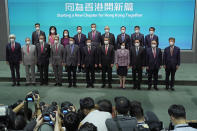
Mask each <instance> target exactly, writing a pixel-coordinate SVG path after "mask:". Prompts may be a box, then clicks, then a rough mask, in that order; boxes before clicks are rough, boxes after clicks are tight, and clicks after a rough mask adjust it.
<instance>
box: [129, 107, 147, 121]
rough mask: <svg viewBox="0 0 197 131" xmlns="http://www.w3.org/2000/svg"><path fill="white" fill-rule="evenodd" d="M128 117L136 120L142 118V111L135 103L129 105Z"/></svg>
mask: <svg viewBox="0 0 197 131" xmlns="http://www.w3.org/2000/svg"><path fill="white" fill-rule="evenodd" d="M130 115H131V116H132V117H136V118H137V119H140V118H142V117H143V116H144V110H143V108H142V107H141V106H140V105H138V104H137V103H135V104H134V103H131V105H130Z"/></svg>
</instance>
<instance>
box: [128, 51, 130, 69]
mask: <svg viewBox="0 0 197 131" xmlns="http://www.w3.org/2000/svg"><path fill="white" fill-rule="evenodd" d="M129 52H130V51H129V50H128V66H129V65H130V53H129Z"/></svg>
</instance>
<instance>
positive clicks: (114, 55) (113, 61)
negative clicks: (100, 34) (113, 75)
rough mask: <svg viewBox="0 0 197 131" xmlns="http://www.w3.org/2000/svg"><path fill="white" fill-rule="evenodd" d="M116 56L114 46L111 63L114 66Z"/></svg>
mask: <svg viewBox="0 0 197 131" xmlns="http://www.w3.org/2000/svg"><path fill="white" fill-rule="evenodd" d="M114 56H115V51H114V47H113V46H112V62H111V64H114Z"/></svg>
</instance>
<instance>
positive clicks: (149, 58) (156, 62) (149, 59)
mask: <svg viewBox="0 0 197 131" xmlns="http://www.w3.org/2000/svg"><path fill="white" fill-rule="evenodd" d="M161 65H162V52H161V49H160V48H156V58H154V56H153V51H152V48H148V49H147V51H146V66H148V67H149V69H150V70H151V69H159V68H160V66H161Z"/></svg>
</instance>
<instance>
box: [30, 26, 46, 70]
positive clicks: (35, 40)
mask: <svg viewBox="0 0 197 131" xmlns="http://www.w3.org/2000/svg"><path fill="white" fill-rule="evenodd" d="M35 29H36V31H34V32H33V33H32V44H33V45H37V43H39V36H40V35H43V36H44V41H45V42H46V35H45V32H44V31H41V30H40V24H39V23H36V24H35ZM37 71H38V72H39V71H40V68H39V66H38V65H37Z"/></svg>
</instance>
